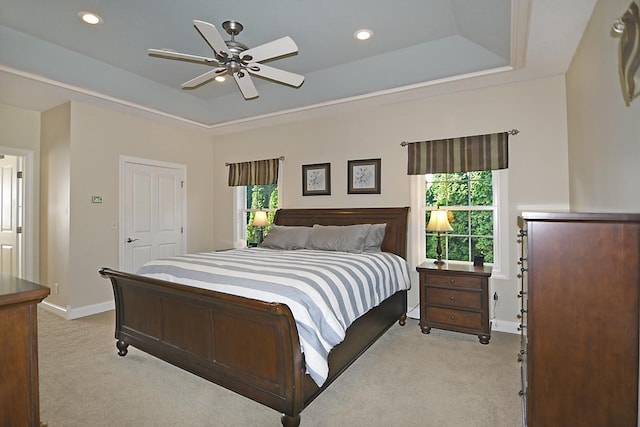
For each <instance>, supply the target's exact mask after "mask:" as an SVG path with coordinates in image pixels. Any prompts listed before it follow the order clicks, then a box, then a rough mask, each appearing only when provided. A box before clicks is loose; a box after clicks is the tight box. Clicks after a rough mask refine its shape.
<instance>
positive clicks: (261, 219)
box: [251, 211, 269, 244]
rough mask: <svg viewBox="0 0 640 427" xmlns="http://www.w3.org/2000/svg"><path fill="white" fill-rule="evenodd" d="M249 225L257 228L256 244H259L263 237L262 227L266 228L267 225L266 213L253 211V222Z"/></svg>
mask: <svg viewBox="0 0 640 427" xmlns="http://www.w3.org/2000/svg"><path fill="white" fill-rule="evenodd" d="M251 225H253V226H254V227H257V228H258V244H261V243H262V240H263V237H264V227H267V226H268V225H269V219H268V218H267V212H265V211H255V212H254V214H253V222H252V223H251Z"/></svg>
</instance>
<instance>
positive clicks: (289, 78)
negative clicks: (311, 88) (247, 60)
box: [246, 64, 304, 87]
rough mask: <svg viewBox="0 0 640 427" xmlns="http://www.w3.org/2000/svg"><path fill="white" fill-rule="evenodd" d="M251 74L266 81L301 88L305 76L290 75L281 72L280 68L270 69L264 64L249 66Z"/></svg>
mask: <svg viewBox="0 0 640 427" xmlns="http://www.w3.org/2000/svg"><path fill="white" fill-rule="evenodd" d="M246 70H247V71H249V72H250V73H251V74H255V75H256V76H260V77H264V78H266V79H270V80H275V81H277V82H279V83H284V84H287V85H290V86H293V87H300V85H301V84H302V83H303V82H304V76H302V75H300V74H295V73H290V72H289V71H284V70H280V69H278V68H273V67H269V66H268V65H264V64H249V66H248V67H247V68H246Z"/></svg>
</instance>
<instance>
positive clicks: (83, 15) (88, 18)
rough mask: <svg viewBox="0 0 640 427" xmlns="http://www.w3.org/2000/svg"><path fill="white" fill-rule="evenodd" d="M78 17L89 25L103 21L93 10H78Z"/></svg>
mask: <svg viewBox="0 0 640 427" xmlns="http://www.w3.org/2000/svg"><path fill="white" fill-rule="evenodd" d="M78 17H79V18H80V19H82V22H84V23H86V24H89V25H98V24H102V23H103V22H104V20H103V19H102V18H101V17H100V15H97V14H95V13H93V12H87V11H80V12H78Z"/></svg>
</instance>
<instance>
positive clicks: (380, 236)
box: [362, 224, 387, 252]
mask: <svg viewBox="0 0 640 427" xmlns="http://www.w3.org/2000/svg"><path fill="white" fill-rule="evenodd" d="M386 229H387V224H371V228H369V234H367V239H366V240H365V241H364V248H363V249H362V252H380V251H381V250H382V249H381V246H382V241H383V240H384V233H385V231H386Z"/></svg>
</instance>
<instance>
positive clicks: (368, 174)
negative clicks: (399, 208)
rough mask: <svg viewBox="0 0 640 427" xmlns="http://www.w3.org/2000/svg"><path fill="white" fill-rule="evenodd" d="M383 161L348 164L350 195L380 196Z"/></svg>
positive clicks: (375, 160) (369, 160)
mask: <svg viewBox="0 0 640 427" xmlns="http://www.w3.org/2000/svg"><path fill="white" fill-rule="evenodd" d="M381 164H382V160H381V159H367V160H349V161H348V162H347V175H348V178H347V179H348V187H347V193H348V194H380V173H381Z"/></svg>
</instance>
